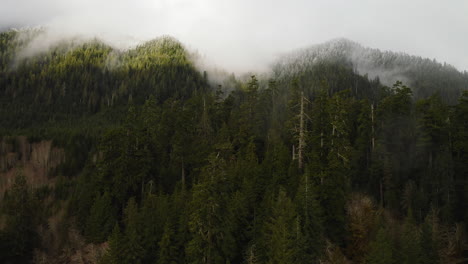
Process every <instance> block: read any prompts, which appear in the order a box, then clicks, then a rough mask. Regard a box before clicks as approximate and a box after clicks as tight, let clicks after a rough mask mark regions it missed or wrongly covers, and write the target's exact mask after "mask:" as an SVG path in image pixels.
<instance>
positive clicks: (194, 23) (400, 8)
mask: <svg viewBox="0 0 468 264" xmlns="http://www.w3.org/2000/svg"><path fill="white" fill-rule="evenodd" d="M0 7H1V8H0V29H2V28H3V29H4V28H8V27H12V26H15V27H23V26H45V27H47V28H48V29H49V30H50V31H51V32H52V33H51V35H50V36H49V37H47V38H45V39H49V40H51V39H54V36H70V37H71V36H86V37H94V36H97V37H99V38H101V39H104V40H105V41H108V42H111V43H113V44H114V45H115V46H117V47H122V48H125V47H128V46H131V45H135V43H139V42H142V41H145V40H149V39H152V38H155V37H158V36H161V35H171V36H174V37H176V38H177V39H179V40H180V41H181V42H182V43H184V44H185V45H186V46H187V47H188V48H189V49H192V50H197V51H198V52H199V53H200V54H201V55H202V56H203V57H206V58H207V59H208V60H209V61H211V62H212V63H213V64H215V65H218V66H219V67H222V68H225V69H227V70H229V71H235V72H243V71H249V70H264V69H266V68H267V67H268V63H270V62H271V61H272V60H273V59H274V58H275V57H276V56H277V55H279V54H283V53H286V52H288V51H290V50H293V49H297V48H300V47H304V46H308V45H311V44H315V43H320V42H324V41H327V40H329V39H332V38H337V37H345V38H349V39H352V40H355V41H357V42H360V43H362V44H363V45H365V46H371V47H374V48H380V49H384V50H395V51H403V52H407V53H410V54H415V55H420V56H423V57H429V58H436V59H437V60H439V61H441V62H448V63H450V64H452V65H454V66H456V67H457V68H458V69H460V70H467V69H468V56H466V55H467V54H466V47H467V46H468V26H467V25H468V16H466V13H467V12H468V1H465V0H452V1H449V2H447V1H445V2H444V1H438V0H414V1H403V0H393V1H390V0H388V1H383V0H373V1H371V0H357V1H344V0H343V1H338V0H292V1H279V0H257V1H248V0H231V1H229V0H197V1H193V0H136V1H135V0H42V1H35V0H0ZM45 39H44V41H46V40H45Z"/></svg>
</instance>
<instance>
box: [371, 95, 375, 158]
mask: <svg viewBox="0 0 468 264" xmlns="http://www.w3.org/2000/svg"><path fill="white" fill-rule="evenodd" d="M371 122H372V124H371V127H372V135H371V138H372V150H374V148H375V132H374V130H375V128H374V103H372V104H371Z"/></svg>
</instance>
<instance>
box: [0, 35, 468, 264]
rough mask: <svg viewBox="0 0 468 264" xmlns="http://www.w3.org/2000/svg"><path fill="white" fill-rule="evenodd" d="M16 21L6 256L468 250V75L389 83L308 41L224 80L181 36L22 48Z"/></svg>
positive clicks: (2, 128) (404, 257)
mask: <svg viewBox="0 0 468 264" xmlns="http://www.w3.org/2000/svg"><path fill="white" fill-rule="evenodd" d="M18 34H21V32H16V31H8V32H4V33H1V34H0V58H1V59H0V63H1V64H0V69H1V72H0V102H1V104H0V136H1V137H2V141H1V148H0V165H2V166H0V168H1V169H2V171H0V176H2V177H3V176H4V175H8V173H10V174H11V173H12V170H14V171H15V174H16V176H15V177H14V180H13V181H11V182H7V181H6V180H3V179H0V187H1V188H0V190H3V189H6V190H5V192H4V195H3V197H2V198H0V201H1V209H0V210H1V211H0V215H1V216H0V230H1V231H0V262H2V263H25V262H32V263H83V262H89V263H160V264H167V263H211V264H215V263H223V264H224V263H278V264H280V263H281V264H286V263H408V264H409V263H421V264H422V263H465V262H467V261H468V240H467V233H466V224H467V223H468V209H467V204H468V91H467V90H466V89H467V88H468V86H467V85H466V80H467V76H466V73H460V72H458V71H456V70H454V69H452V68H450V67H449V66H441V65H440V64H438V63H433V62H432V61H430V62H427V63H426V64H424V63H422V64H423V65H426V66H424V67H423V66H421V68H418V69H419V71H420V73H415V75H414V76H420V77H418V78H419V79H418V78H416V79H412V81H409V80H404V81H405V83H402V82H400V81H396V82H395V83H394V84H392V85H390V86H389V87H388V86H386V85H384V84H382V83H381V82H380V80H379V79H378V78H373V77H372V78H369V75H362V73H361V72H360V71H358V70H356V67H355V66H353V65H354V64H352V62H350V61H348V60H346V59H344V60H342V59H343V58H342V57H341V55H338V56H337V59H328V57H327V58H325V57H324V58H319V59H310V57H308V56H306V55H298V56H297V57H296V58H294V59H288V60H283V61H281V63H279V64H278V65H276V66H275V67H274V69H273V73H272V74H271V75H270V76H268V77H267V78H263V77H262V78H260V77H257V76H256V75H252V76H251V77H250V78H249V79H248V80H247V81H245V82H244V81H239V80H236V78H235V77H231V80H230V83H231V84H232V85H233V86H234V87H235V88H234V89H233V90H232V91H227V90H226V89H224V87H223V86H222V85H213V84H210V83H209V82H208V79H209V78H210V73H206V72H203V69H196V68H195V66H194V62H193V61H191V59H190V55H189V53H188V52H187V50H186V49H185V48H184V47H183V45H182V44H181V43H179V42H178V41H177V40H175V39H173V38H170V37H163V38H159V39H156V40H154V41H150V42H147V43H145V44H143V45H140V46H138V47H136V48H134V49H130V50H126V51H122V50H118V49H114V48H113V47H111V46H108V45H106V44H103V43H102V42H101V41H99V40H97V39H96V40H92V41H86V42H76V43H72V42H71V41H68V42H67V41H63V42H61V43H59V44H58V45H56V46H54V47H53V48H52V49H50V50H47V51H44V52H42V53H39V54H36V55H35V56H30V57H25V58H21V59H18V54H20V52H21V47H24V46H25V45H27V43H23V42H27V41H28V39H27V38H26V39H25V38H19V35H18ZM22 41H23V42H22ZM346 43H347V42H345V44H346ZM347 45H355V44H350V43H348V44H346V45H345V46H347ZM334 50H337V51H339V50H341V47H340V48H336V49H334ZM346 50H347V49H346V47H343V51H344V52H346ZM374 53H375V54H377V52H376V51H374ZM388 54H390V53H388ZM311 56H312V57H314V56H316V55H311ZM376 56H377V55H376ZM298 58H300V59H301V60H298ZM408 58H411V60H413V59H414V58H413V57H408ZM309 59H310V60H309ZM399 60H400V59H395V60H394V61H399ZM416 61H420V62H426V60H423V59H420V60H419V59H416ZM397 65H398V63H396V64H392V66H391V67H393V68H397ZM437 65H439V66H440V69H441V71H447V72H448V73H447V74H443V73H440V75H439V76H440V77H437V76H434V74H433V73H429V72H426V73H425V74H428V75H430V76H431V77H430V78H429V77H428V78H425V77H421V76H422V75H418V74H423V72H425V71H426V70H427V69H428V68H430V67H436V66H437ZM439 66H437V67H439ZM379 70H380V69H379ZM408 72H409V71H408ZM407 78H409V77H407ZM431 78H434V79H431ZM437 78H439V79H437ZM446 80H449V81H446ZM422 83H424V84H422ZM454 83H456V85H454ZM444 84H445V85H444ZM413 87H414V89H412V88H413ZM416 87H417V89H416ZM432 87H437V89H436V88H432ZM455 95H457V96H456V97H457V98H456V99H454V96H455ZM21 136H27V140H28V141H29V142H30V144H29V143H25V142H24V141H25V138H24V137H21ZM45 140H49V141H50V140H52V144H53V147H55V149H54V151H55V152H54V153H58V154H56V155H57V156H58V157H57V158H56V159H55V160H54V164H49V162H48V161H50V160H51V158H49V157H48V159H45V160H46V161H47V162H44V164H45V165H44V166H45V168H46V169H45V171H46V172H47V175H46V178H47V180H46V181H43V182H42V183H41V184H32V180H31V179H34V177H35V174H34V173H31V172H30V170H27V169H26V166H30V165H28V164H29V163H28V162H29V160H33V161H34V159H32V158H31V159H29V157H27V158H25V157H23V156H24V155H26V154H24V153H32V152H34V148H38V146H39V145H33V143H35V142H44V141H45ZM43 145H44V144H43ZM25 146H26V147H25ZM28 146H31V147H28ZM34 146H35V147H34ZM25 148H26V149H27V151H25V150H24V149H25ZM49 148H52V147H49ZM62 151H63V152H62ZM51 152H52V151H51ZM62 153H63V154H62ZM27 155H29V154H27ZM31 155H32V154H31ZM48 155H49V154H48ZM60 155H63V157H61V156H60ZM4 164H5V165H4ZM11 164H13V165H11ZM28 168H29V167H28ZM5 186H8V188H6V187H5ZM2 188H3V189H2Z"/></svg>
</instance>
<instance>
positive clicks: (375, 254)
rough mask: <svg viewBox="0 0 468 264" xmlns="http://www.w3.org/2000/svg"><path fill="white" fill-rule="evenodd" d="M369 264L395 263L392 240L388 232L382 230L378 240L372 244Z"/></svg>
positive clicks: (368, 259)
mask: <svg viewBox="0 0 468 264" xmlns="http://www.w3.org/2000/svg"><path fill="white" fill-rule="evenodd" d="M366 263H369V264H392V263H395V259H394V253H393V246H392V238H391V237H390V236H389V235H388V231H387V230H385V229H383V228H380V229H379V231H378V232H377V236H376V239H375V240H374V241H372V242H371V243H370V249H369V254H368V255H367V262H366Z"/></svg>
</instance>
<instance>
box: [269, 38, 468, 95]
mask: <svg viewBox="0 0 468 264" xmlns="http://www.w3.org/2000/svg"><path fill="white" fill-rule="evenodd" d="M325 64H327V65H340V66H344V67H346V68H348V69H351V70H353V71H354V72H355V73H358V74H360V75H366V76H368V78H369V79H375V78H378V79H379V80H380V82H381V83H383V84H384V85H387V86H391V85H392V84H393V83H395V82H396V81H397V80H400V81H403V82H404V83H405V84H407V85H408V86H411V87H412V88H413V93H414V96H415V97H416V98H424V97H427V96H430V95H431V94H433V93H435V92H438V93H440V94H441V96H442V97H443V98H444V99H445V100H447V101H449V102H455V101H456V100H457V98H458V97H459V95H460V93H461V91H462V90H464V89H468V73H467V72H460V71H458V70H457V69H456V68H455V67H453V66H451V65H449V64H445V63H444V64H441V63H439V62H437V61H435V60H430V59H427V58H422V57H417V56H411V55H408V54H405V53H396V52H391V51H380V50H378V49H372V48H367V47H364V46H362V45H360V44H358V43H356V42H353V41H350V40H347V39H336V40H332V41H329V42H326V43H323V44H319V45H314V46H311V47H308V48H304V49H301V50H297V51H294V52H291V53H290V54H287V55H285V56H283V57H281V58H280V59H279V60H278V61H277V62H276V63H275V65H274V67H273V71H274V75H275V77H276V78H280V79H282V78H291V76H301V75H304V74H306V73H307V72H308V71H310V69H311V68H313V67H317V66H318V65H325Z"/></svg>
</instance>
